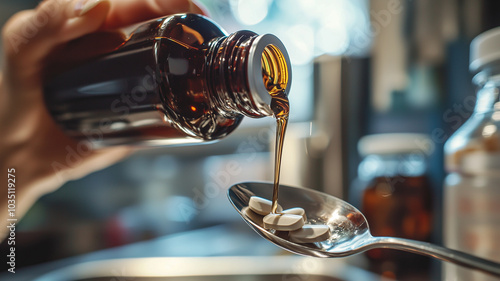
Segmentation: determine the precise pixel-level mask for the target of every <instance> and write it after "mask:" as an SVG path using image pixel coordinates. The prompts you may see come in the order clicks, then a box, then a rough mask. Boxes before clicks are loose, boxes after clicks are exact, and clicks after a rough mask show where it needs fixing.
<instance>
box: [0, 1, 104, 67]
mask: <svg viewBox="0 0 500 281" xmlns="http://www.w3.org/2000/svg"><path fill="white" fill-rule="evenodd" d="M109 8H110V4H109V1H107V0H101V1H99V0H46V1H44V2H42V3H41V4H40V5H39V6H38V7H37V8H36V9H35V10H27V11H22V12H20V13H18V14H16V15H14V16H13V17H12V18H11V19H10V20H9V21H8V22H7V24H6V25H5V27H4V28H3V30H2V36H3V41H4V50H5V53H6V57H7V58H6V59H7V60H8V61H10V62H12V63H13V65H14V66H15V65H17V66H19V67H25V66H26V65H23V62H25V63H26V64H28V63H29V64H33V63H36V62H37V60H40V59H42V58H43V57H44V56H45V55H47V54H48V53H49V52H50V51H51V50H52V49H53V48H54V47H55V46H57V45H59V44H61V43H65V42H67V41H69V40H72V39H74V38H78V37H80V36H82V35H85V34H88V33H91V32H94V31H96V30H97V29H99V28H100V26H101V25H102V23H103V22H104V20H105V18H106V16H107V13H108V11H109Z"/></svg>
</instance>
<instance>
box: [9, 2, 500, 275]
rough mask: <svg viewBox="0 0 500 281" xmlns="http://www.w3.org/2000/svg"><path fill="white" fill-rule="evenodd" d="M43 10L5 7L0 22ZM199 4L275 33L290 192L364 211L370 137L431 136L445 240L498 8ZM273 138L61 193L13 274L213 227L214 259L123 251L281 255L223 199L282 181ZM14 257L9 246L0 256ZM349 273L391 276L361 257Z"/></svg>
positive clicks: (24, 234) (259, 127)
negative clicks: (447, 159) (475, 59)
mask: <svg viewBox="0 0 500 281" xmlns="http://www.w3.org/2000/svg"><path fill="white" fill-rule="evenodd" d="M37 2H38V1H33V0H17V1H6V0H0V25H2V24H3V23H4V22H5V21H6V20H7V19H8V18H9V17H10V16H11V15H13V14H14V13H16V12H17V11H20V10H22V9H30V8H34V7H35V6H36V5H37ZM199 2H201V3H203V4H204V5H205V6H206V8H207V10H208V11H209V14H210V17H211V18H213V19H214V21H215V22H217V23H219V24H220V25H221V26H222V27H223V28H224V29H226V30H227V31H228V32H230V33H231V32H234V31H237V30H241V29H249V30H252V31H255V32H257V33H259V34H264V33H273V34H275V35H277V36H278V37H279V38H280V39H281V40H282V41H283V42H284V44H285V46H286V48H287V50H288V52H289V54H290V59H291V61H292V63H293V66H292V67H293V82H292V85H293V86H292V89H291V92H290V104H291V114H290V115H291V121H292V123H291V124H290V126H289V132H288V133H287V137H286V141H285V151H284V156H283V161H284V163H283V168H282V180H281V182H282V183H283V184H289V185H294V186H305V187H310V188H314V189H318V190H322V191H325V192H328V193H330V194H333V195H335V196H338V197H341V198H343V199H345V200H349V201H351V202H353V203H354V204H356V205H357V206H358V207H359V205H360V204H361V203H360V202H361V199H360V196H361V194H362V191H360V190H359V187H358V184H356V183H358V182H359V180H360V175H359V174H358V166H359V165H360V163H361V161H362V159H363V157H362V156H360V153H359V151H358V141H359V140H360V138H362V137H363V136H366V135H371V134H381V133H420V134H423V135H425V136H427V138H426V140H425V141H426V147H428V148H429V147H431V146H432V149H426V151H425V159H423V161H424V162H425V163H424V164H425V165H426V166H427V167H428V168H427V169H426V170H425V174H426V176H427V177H428V179H429V184H428V185H427V186H428V187H429V190H430V192H431V194H430V195H429V196H430V197H429V198H431V201H429V202H432V208H431V209H432V212H431V215H432V220H429V221H430V223H431V226H430V229H431V230H430V234H429V235H430V237H429V238H428V239H430V240H431V241H432V242H435V243H442V240H441V231H442V229H441V206H442V181H443V178H444V176H445V172H444V167H443V165H444V164H443V145H444V143H445V141H446V140H447V138H448V137H449V136H450V135H451V134H452V133H453V132H454V131H455V130H456V129H457V128H458V127H459V126H460V125H461V124H462V123H463V122H464V121H466V120H467V118H468V117H469V116H470V113H471V111H472V109H473V103H474V101H475V98H474V97H475V94H474V87H473V86H472V84H471V82H470V81H471V78H472V77H471V75H470V74H469V71H468V64H469V45H470V42H471V40H472V39H473V38H474V37H475V36H477V35H478V34H480V33H481V32H483V31H486V30H488V29H491V28H493V27H496V26H499V25H500V18H499V17H498V14H497V13H496V12H495V11H498V10H496V8H500V2H498V1H495V0H474V1H472V0H470V1H469V0H419V1H409V0H373V1H368V0H254V1H249V0H200V1H199ZM0 63H1V62H0ZM274 132H275V124H274V119H272V118H264V119H260V120H253V119H248V120H245V122H244V123H243V124H242V126H241V127H240V128H238V129H237V130H236V132H235V133H234V134H233V135H231V136H230V137H228V138H226V139H224V140H222V141H220V142H218V143H216V144H210V145H200V146H191V147H175V148H169V147H164V148H154V149H145V150H143V151H141V152H138V153H136V154H134V155H133V156H131V157H130V158H128V159H127V160H125V161H123V162H121V163H119V164H116V165H114V166H112V167H109V168H107V169H105V170H102V171H99V172H96V173H94V174H92V175H89V176H87V177H85V178H83V179H80V180H77V181H72V182H69V183H67V184H65V185H64V186H63V187H62V188H60V189H59V190H57V191H56V192H54V193H52V194H48V195H46V196H44V197H43V198H42V199H41V200H39V201H38V202H37V203H36V204H35V205H34V206H33V207H32V208H31V210H30V211H29V212H28V213H27V214H26V216H25V217H24V218H23V219H22V221H21V222H20V223H19V225H18V228H17V240H18V241H19V242H18V246H17V248H16V251H17V253H18V257H19V258H18V260H17V261H18V263H17V268H18V269H19V270H20V271H21V270H22V268H26V270H30V269H32V268H41V266H43V265H44V264H47V263H50V262H53V261H60V260H65V259H68V258H72V257H73V258H74V257H78V256H82V255H85V254H88V253H93V252H96V251H101V252H102V251H103V250H105V249H111V248H116V247H127V245H129V246H130V245H134V244H136V243H144V242H147V241H159V239H163V238H164V237H172V236H175V235H182V234H184V233H194V232H193V231H201V230H206V229H209V230H210V231H208V232H200V233H201V235H202V236H201V237H202V239H207V241H213V239H216V238H217V237H218V236H219V237H220V235H223V236H222V237H226V238H225V239H229V240H228V241H234V243H235V244H233V246H231V247H229V246H227V245H223V246H221V247H222V248H218V249H217V250H214V251H212V252H211V251H210V250H211V249H212V248H210V247H209V248H208V249H203V250H202V247H199V245H198V243H193V244H190V243H177V244H176V243H171V244H169V246H168V247H163V246H160V247H155V249H154V250H152V251H151V252H148V253H144V252H143V253H140V254H137V253H133V250H132V248H130V249H131V250H130V251H131V252H122V254H123V255H124V256H126V255H130V256H205V255H207V256H213V255H226V254H229V255H257V256H259V255H276V254H283V253H282V252H281V251H280V250H278V249H277V248H276V247H275V246H273V245H271V244H270V243H267V242H265V243H263V244H257V243H258V242H255V241H260V240H259V238H258V237H257V235H256V234H253V233H252V231H251V230H250V229H249V228H247V227H246V226H245V225H244V222H243V221H242V220H241V218H240V217H239V215H238V214H237V213H236V212H235V211H234V210H233V208H232V206H231V205H230V203H229V202H228V200H227V198H226V190H227V188H228V187H229V186H231V185H232V184H234V183H237V182H241V181H271V180H272V174H273V170H272V169H273V168H272V167H273V157H272V149H273V148H272V146H273V142H274ZM370 153H371V152H369V153H368V154H370ZM373 153H376V151H375V152H373ZM364 156H366V155H364ZM425 198H428V197H425ZM214 227H215V228H214ZM217 227H220V228H217ZM218 230H221V231H222V232H221V231H218ZM238 237H239V238H238ZM241 237H244V238H245V239H247V240H245V239H243V238H241ZM210 239H212V240H210ZM238 239H242V240H238ZM254 242H255V243H254ZM252 243H254V244H252ZM229 244H230V243H229ZM142 245H143V244H142ZM255 245H261V246H255ZM224 247H226V248H224ZM227 247H229V248H227ZM214 248H215V246H214ZM6 249H7V245H6V244H5V243H3V244H2V245H1V252H2V253H4V250H5V251H7V250H6ZM127 249H128V248H127ZM137 249H138V250H137V251H141V250H140V249H141V248H140V247H139V248H137ZM332 262H333V261H332ZM347 263H349V264H352V265H353V266H355V267H359V268H363V269H367V270H373V271H374V272H375V273H377V274H384V270H382V271H380V270H379V269H373V268H372V267H371V266H370V263H371V261H370V260H369V259H367V258H366V257H365V256H362V255H359V256H357V257H354V258H352V259H347ZM37 266H38V267H37ZM4 267H5V263H4ZM425 268H426V269H425V274H423V275H422V276H417V277H414V278H413V279H411V278H410V279H405V280H440V272H439V271H440V269H439V264H437V263H430V265H427V266H426V267H425ZM388 270H389V271H390V269H388ZM385 271H387V270H385ZM386 277H388V278H391V277H394V276H392V275H391V274H388V275H387V274H386ZM419 278H420V279H419ZM402 279H404V278H402ZM360 280H361V279H360Z"/></svg>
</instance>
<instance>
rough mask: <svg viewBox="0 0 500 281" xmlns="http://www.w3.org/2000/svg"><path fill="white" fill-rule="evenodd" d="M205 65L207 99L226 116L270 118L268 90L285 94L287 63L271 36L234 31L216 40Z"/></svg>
mask: <svg viewBox="0 0 500 281" xmlns="http://www.w3.org/2000/svg"><path fill="white" fill-rule="evenodd" d="M206 64H207V77H206V78H207V83H208V86H209V89H210V91H211V99H212V101H213V102H214V103H215V104H216V105H217V107H218V108H219V109H221V110H222V111H224V112H226V113H229V114H235V113H236V114H243V115H246V116H249V117H264V116H272V115H273V111H272V110H271V93H272V91H274V90H275V89H276V88H280V89H283V91H284V92H285V94H286V95H288V92H289V89H290V80H291V77H290V76H291V69H290V60H289V58H288V54H287V52H286V49H285V47H284V46H283V44H282V43H281V41H279V39H278V38H277V37H275V36H274V35H270V34H265V35H260V36H259V35H257V34H256V33H253V32H251V31H237V32H235V33H232V34H231V35H229V36H226V37H220V38H217V39H215V40H214V41H213V42H212V43H211V47H210V48H209V50H208V53H207V60H206ZM270 77H271V78H270ZM269 80H271V83H269Z"/></svg>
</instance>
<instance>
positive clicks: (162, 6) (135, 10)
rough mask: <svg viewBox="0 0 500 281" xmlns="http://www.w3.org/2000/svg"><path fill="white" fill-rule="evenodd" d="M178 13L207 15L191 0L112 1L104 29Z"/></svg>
mask: <svg viewBox="0 0 500 281" xmlns="http://www.w3.org/2000/svg"><path fill="white" fill-rule="evenodd" d="M177 13H197V14H206V13H205V12H204V11H203V9H202V8H201V7H200V6H198V5H197V4H195V3H193V2H192V1H190V0H140V1H137V0H112V1H111V11H110V13H109V16H108V18H107V19H106V22H105V24H104V28H106V29H113V28H119V27H124V26H127V25H131V24H134V23H138V22H141V21H145V20H148V19H154V18H158V17H161V16H165V15H171V14H177Z"/></svg>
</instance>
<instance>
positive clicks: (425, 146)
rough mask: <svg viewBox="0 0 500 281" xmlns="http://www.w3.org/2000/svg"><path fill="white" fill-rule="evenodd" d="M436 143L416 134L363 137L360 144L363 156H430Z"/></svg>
mask: <svg viewBox="0 0 500 281" xmlns="http://www.w3.org/2000/svg"><path fill="white" fill-rule="evenodd" d="M433 150H434V143H433V142H432V141H431V139H430V138H429V136H428V135H425V134H414V133H392V134H377V135H369V136H364V137H362V138H361V139H360V140H359V142H358V151H359V154H360V155H361V156H367V155H370V154H404V153H424V154H430V153H432V151H433Z"/></svg>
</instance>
